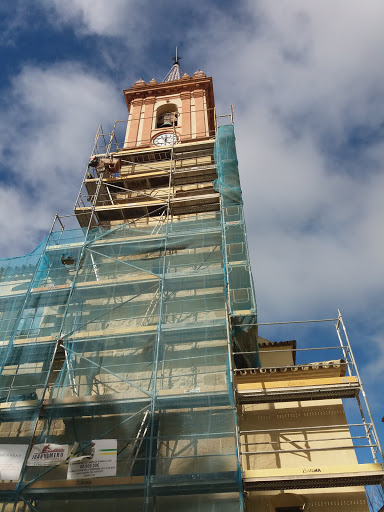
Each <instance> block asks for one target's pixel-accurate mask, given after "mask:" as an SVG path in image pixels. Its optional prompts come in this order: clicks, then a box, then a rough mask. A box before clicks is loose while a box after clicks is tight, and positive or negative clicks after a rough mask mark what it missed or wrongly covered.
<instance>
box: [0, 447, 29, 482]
mask: <svg viewBox="0 0 384 512" xmlns="http://www.w3.org/2000/svg"><path fill="white" fill-rule="evenodd" d="M27 450H28V445H27V444H0V480H18V479H19V477H20V472H21V468H22V467H23V462H24V459H25V456H26V454H27Z"/></svg>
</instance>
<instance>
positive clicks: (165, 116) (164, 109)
mask: <svg viewBox="0 0 384 512" xmlns="http://www.w3.org/2000/svg"><path fill="white" fill-rule="evenodd" d="M177 117H178V112H177V106H176V105H174V104H173V103H165V105H161V107H159V108H158V109H157V113H156V128H166V127H169V126H177Z"/></svg>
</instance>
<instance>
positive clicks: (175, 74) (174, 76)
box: [163, 46, 184, 82]
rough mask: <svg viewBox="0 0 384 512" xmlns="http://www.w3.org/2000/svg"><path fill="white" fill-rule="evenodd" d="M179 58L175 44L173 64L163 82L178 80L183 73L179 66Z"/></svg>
mask: <svg viewBox="0 0 384 512" xmlns="http://www.w3.org/2000/svg"><path fill="white" fill-rule="evenodd" d="M181 58H182V57H179V56H178V55H177V46H176V55H175V56H174V57H173V66H172V67H171V69H170V70H169V71H168V73H167V75H166V76H165V78H164V80H163V82H171V81H172V80H180V78H181V77H182V76H183V75H184V73H183V71H182V69H181V67H180V63H179V62H180V60H181Z"/></svg>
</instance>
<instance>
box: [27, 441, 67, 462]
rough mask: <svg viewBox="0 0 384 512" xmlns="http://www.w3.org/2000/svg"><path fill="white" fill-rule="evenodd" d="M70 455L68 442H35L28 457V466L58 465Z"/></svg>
mask: <svg viewBox="0 0 384 512" xmlns="http://www.w3.org/2000/svg"><path fill="white" fill-rule="evenodd" d="M67 457H68V445H67V444H51V443H44V444H35V446H33V448H32V450H31V453H30V454H29V457H28V462H27V466H56V464H61V463H62V462H65V460H66V458H67Z"/></svg>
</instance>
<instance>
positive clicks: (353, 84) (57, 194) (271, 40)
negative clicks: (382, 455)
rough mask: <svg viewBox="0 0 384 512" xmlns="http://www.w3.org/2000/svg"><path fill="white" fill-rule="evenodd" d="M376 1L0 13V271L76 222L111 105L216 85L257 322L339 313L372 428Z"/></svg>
mask: <svg viewBox="0 0 384 512" xmlns="http://www.w3.org/2000/svg"><path fill="white" fill-rule="evenodd" d="M383 19H384V2H383V1H382V0H365V1H364V2H358V1H354V2H352V1H350V0H322V1H317V0H312V1H311V0H279V1H277V0H276V1H273V0H249V1H246V0H244V1H238V2H229V1H227V0H204V1H202V0H194V1H180V0H178V1H173V0H159V1H153V0H140V1H133V0H108V1H106V0H65V1H62V0H35V1H34V2H30V1H28V0H2V2H1V5H0V25H1V30H0V34H1V35H0V57H1V60H0V61H1V62H2V67H1V73H2V80H1V82H0V91H1V111H2V115H1V119H0V151H1V164H0V165H1V175H0V181H1V188H0V230H1V237H0V255H1V256H2V257H8V256H16V255H21V254H24V253H26V252H29V251H31V250H32V249H33V248H34V247H35V246H36V245H37V244H38V243H39V242H40V241H41V240H42V239H43V238H44V236H45V234H46V233H47V230H49V227H50V224H51V222H52V220H53V217H54V214H55V213H56V212H57V211H58V212H60V213H62V214H66V213H71V211H72V207H73V204H74V202H75V197H76V194H77V192H78V189H79V187H80V183H81V179H82V176H83V173H84V170H85V165H86V163H87V161H88V157H89V154H90V152H91V149H92V144H93V139H94V135H95V132H96V129H97V126H98V125H99V124H100V123H101V124H102V125H103V127H104V128H105V129H110V128H111V127H112V125H113V122H114V121H115V120H116V119H125V118H126V117H127V112H126V107H125V103H124V99H123V95H122V92H121V91H122V89H123V88H127V87H129V86H130V85H132V84H133V83H134V81H135V80H137V79H138V78H141V77H142V78H144V80H145V81H149V80H150V79H151V78H152V77H154V78H156V80H157V81H160V80H162V79H163V77H164V76H165V74H166V73H167V71H168V69H169V68H170V66H171V56H172V55H173V54H174V47H175V45H178V47H179V53H181V54H182V56H183V60H182V61H181V64H182V68H183V70H184V71H186V72H188V73H189V74H192V73H193V72H194V71H195V70H196V69H198V68H201V69H202V70H203V71H205V72H206V73H207V74H208V75H210V76H213V79H214V86H215V98H216V106H217V110H218V112H219V113H223V114H225V113H228V112H229V110H230V105H231V104H233V105H234V108H235V116H236V121H235V130H236V136H237V145H238V157H239V162H240V173H241V180H242V186H243V190H244V200H245V205H246V216H247V229H248V235H249V244H250V251H251V259H252V268H253V274H254V280H255V287H256V292H257V298H258V304H259V314H260V321H278V320H297V319H309V318H330V317H331V318H332V317H334V316H336V315H337V308H338V307H340V308H341V310H342V312H343V316H344V319H345V321H346V323H347V327H348V330H349V334H350V338H351V341H352V343H353V346H354V347H355V348H356V351H357V353H358V355H359V359H360V361H361V371H362V373H363V376H364V377H365V379H366V383H367V387H368V388H369V391H370V396H371V402H372V405H373V406H374V409H375V417H376V420H377V421H379V420H380V419H381V416H382V415H383V414H384V407H383V403H382V402H381V398H380V395H379V393H378V392H377V391H376V390H377V389H380V387H383V384H384V377H383V368H384V335H383V329H384V322H383V318H382V311H383V291H384V263H383V259H384V258H383V246H384V243H383V229H382V223H383V220H384V202H383V198H382V197H383V190H384V121H383V119H384V66H383V65H382V55H383V52H384V30H383Z"/></svg>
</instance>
